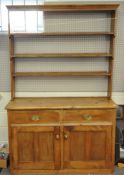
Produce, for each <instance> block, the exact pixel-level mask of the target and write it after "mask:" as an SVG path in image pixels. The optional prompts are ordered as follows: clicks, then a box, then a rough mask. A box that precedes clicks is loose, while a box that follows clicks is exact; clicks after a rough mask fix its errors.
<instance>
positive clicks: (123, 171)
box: [0, 167, 124, 175]
mask: <svg viewBox="0 0 124 175" xmlns="http://www.w3.org/2000/svg"><path fill="white" fill-rule="evenodd" d="M0 175H10V173H9V170H8V169H4V170H2V171H1V173H0ZM30 175H31V174H30ZM33 175H34V174H33ZM35 175H36V174H35ZM65 175H66V174H65ZM69 175H70V174H69ZM76 175H77V174H76ZM82 175H124V168H118V167H115V172H114V173H113V174H82Z"/></svg>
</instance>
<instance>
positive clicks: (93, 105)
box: [6, 97, 116, 110]
mask: <svg viewBox="0 0 124 175" xmlns="http://www.w3.org/2000/svg"><path fill="white" fill-rule="evenodd" d="M73 108H74V109H100V108H101V109H109V108H112V109H115V108H116V104H115V103H114V102H113V101H112V100H111V99H108V98H106V97H103V98H102V97H76V98H75V97H61V98H60V97H44V98H15V99H14V100H12V101H10V102H9V104H8V105H7V106H6V109H7V110H28V109H30V110H35V109H36V110H37V109H73Z"/></svg>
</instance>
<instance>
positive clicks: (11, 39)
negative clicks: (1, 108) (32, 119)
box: [8, 11, 15, 100]
mask: <svg viewBox="0 0 124 175" xmlns="http://www.w3.org/2000/svg"><path fill="white" fill-rule="evenodd" d="M9 13H10V12H9V11H8V35H9V55H10V75H11V77H10V78H11V100H13V99H14V98H15V77H14V76H13V74H14V73H15V60H14V59H13V58H12V55H14V36H12V35H10V14H9Z"/></svg>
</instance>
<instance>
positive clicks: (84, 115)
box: [63, 109, 116, 122]
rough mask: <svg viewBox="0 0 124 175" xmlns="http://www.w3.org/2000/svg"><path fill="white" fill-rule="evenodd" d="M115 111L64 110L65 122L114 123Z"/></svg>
mask: <svg viewBox="0 0 124 175" xmlns="http://www.w3.org/2000/svg"><path fill="white" fill-rule="evenodd" d="M115 114H116V112H115V110H85V109H84V110H64V114H63V122H90V121H112V120H114V119H115V118H114V117H113V116H115Z"/></svg>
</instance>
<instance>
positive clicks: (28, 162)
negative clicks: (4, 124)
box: [6, 97, 116, 174]
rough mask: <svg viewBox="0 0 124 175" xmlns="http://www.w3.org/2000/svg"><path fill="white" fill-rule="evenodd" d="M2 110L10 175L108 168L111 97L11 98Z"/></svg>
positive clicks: (111, 137) (111, 163)
mask: <svg viewBox="0 0 124 175" xmlns="http://www.w3.org/2000/svg"><path fill="white" fill-rule="evenodd" d="M6 109H7V110H8V125H9V144H10V160H11V173H12V174H19V173H111V172H113V168H114V145H115V119H116V105H115V103H114V102H113V101H112V100H110V99H108V98H96V97H94V98H88V97H87V98H76V97H73V98H72V97H71V98H64V97H63V98H62V97H61V98H60V97H57V98H52V97H51V98H15V99H14V100H13V101H11V102H10V103H9V104H8V105H7V107H6ZM86 115H88V116H89V115H90V116H91V117H90V118H87V117H86ZM98 138H99V139H98ZM75 143H76V144H75ZM101 150H102V152H101Z"/></svg>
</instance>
